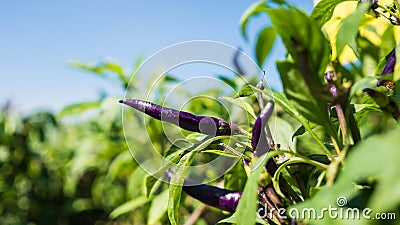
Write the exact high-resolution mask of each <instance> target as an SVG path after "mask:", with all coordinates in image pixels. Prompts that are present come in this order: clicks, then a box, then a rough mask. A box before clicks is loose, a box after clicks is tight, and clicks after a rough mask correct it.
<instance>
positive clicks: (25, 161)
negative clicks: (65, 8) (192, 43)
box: [0, 0, 400, 224]
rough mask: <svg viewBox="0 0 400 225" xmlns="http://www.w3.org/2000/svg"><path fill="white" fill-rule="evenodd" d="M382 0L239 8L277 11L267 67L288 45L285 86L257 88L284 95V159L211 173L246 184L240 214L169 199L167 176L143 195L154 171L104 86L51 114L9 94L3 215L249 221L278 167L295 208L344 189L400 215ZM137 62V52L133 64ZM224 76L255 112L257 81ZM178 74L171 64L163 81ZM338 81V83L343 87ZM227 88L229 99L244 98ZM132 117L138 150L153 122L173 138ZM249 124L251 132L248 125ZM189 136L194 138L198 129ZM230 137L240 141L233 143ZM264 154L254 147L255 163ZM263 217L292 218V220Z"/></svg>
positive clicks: (263, 41) (100, 71)
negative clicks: (101, 93)
mask: <svg viewBox="0 0 400 225" xmlns="http://www.w3.org/2000/svg"><path fill="white" fill-rule="evenodd" d="M342 2H345V3H342ZM367 2H368V1H367ZM339 4H340V5H339ZM343 4H349V5H346V7H349V9H352V10H353V11H351V10H350V11H351V13H350V14H347V15H344V16H343V17H335V16H333V17H332V15H336V14H329V13H326V12H332V13H333V12H334V9H335V8H336V6H337V5H339V6H338V9H340V7H344V5H343ZM379 4H380V5H379V7H378V9H379V10H383V13H382V14H385V15H389V16H388V17H389V18H392V20H388V19H385V18H384V17H383V16H382V15H381V16H380V17H379V19H377V18H376V16H377V15H378V13H377V12H376V10H375V11H373V10H372V8H371V6H372V4H370V3H364V4H360V5H358V1H339V0H336V1H321V3H320V4H319V5H318V6H317V7H316V8H315V10H314V11H313V13H312V14H311V16H310V15H306V14H305V13H303V12H302V11H301V10H299V9H296V8H294V7H292V6H290V5H288V4H286V3H285V2H284V1H266V2H265V1H262V2H259V3H257V4H255V5H253V6H251V7H250V8H249V9H248V10H247V11H246V12H245V13H244V15H243V19H242V22H241V26H242V30H243V35H244V37H245V38H246V37H247V36H246V24H247V23H248V21H249V20H251V18H252V17H253V16H256V15H258V14H260V13H265V14H267V15H268V16H269V17H270V19H271V22H272V25H266V27H265V28H263V29H262V30H260V33H259V35H258V36H257V43H256V46H255V53H256V61H257V63H258V64H259V66H260V67H262V65H263V63H264V62H265V60H266V59H267V57H268V55H269V51H270V49H271V46H272V45H273V43H274V42H275V38H277V37H278V36H279V37H280V38H281V39H282V41H283V43H284V45H285V47H286V49H287V52H288V57H287V58H286V59H285V60H284V61H280V62H277V67H278V69H279V72H280V75H281V79H282V83H283V86H284V92H282V93H278V92H273V93H274V95H273V96H271V95H270V91H271V90H264V91H262V93H263V95H264V98H265V99H272V100H274V101H275V102H276V104H277V105H278V107H277V109H276V110H277V113H276V115H274V116H273V117H272V118H271V121H272V122H273V123H274V124H276V130H274V132H273V133H274V139H275V141H276V143H277V144H281V148H275V147H274V150H276V152H277V153H276V154H277V155H278V154H279V155H281V157H283V160H287V161H285V162H287V163H285V164H279V165H280V168H281V170H280V172H281V173H277V176H273V177H269V178H267V179H269V180H268V181H265V180H263V181H262V182H260V181H258V178H259V177H260V173H261V170H260V171H259V170H257V171H255V172H253V173H250V174H249V175H247V174H246V172H245V170H244V169H243V165H242V164H241V163H238V164H237V165H236V166H235V167H233V168H232V170H231V171H229V172H228V174H227V175H226V176H225V180H224V178H222V179H221V180H218V181H216V182H215V183H218V182H220V183H222V182H223V181H224V183H225V185H224V187H225V188H227V189H232V190H233V189H234V190H239V191H243V196H244V197H243V198H244V199H245V200H246V201H241V202H240V204H239V206H238V210H237V213H236V214H234V216H233V217H230V216H231V215H228V214H227V213H224V212H222V211H220V210H217V209H213V208H211V207H206V206H204V205H203V204H202V203H200V202H199V201H197V200H194V199H192V198H190V197H188V196H186V195H185V194H183V195H182V199H181V200H180V202H181V205H180V207H176V205H173V204H172V205H171V202H169V201H168V195H169V193H171V192H169V190H168V185H167V184H165V183H156V185H155V186H154V187H153V188H152V189H151V192H150V194H149V196H147V195H146V192H147V191H148V190H147V189H146V176H147V174H146V173H145V172H144V171H143V170H142V169H141V167H139V166H138V165H137V164H136V162H135V161H134V160H133V159H132V156H131V154H130V152H129V150H128V147H127V145H126V143H125V139H124V134H123V126H122V118H121V106H120V105H119V104H117V102H118V99H119V98H120V97H118V98H116V97H113V96H105V97H104V98H102V99H99V100H98V101H93V102H83V103H78V104H74V105H69V106H66V107H65V108H64V109H63V110H62V111H61V112H59V113H57V114H56V115H54V114H52V113H49V112H35V113H32V114H27V115H25V116H19V115H16V114H14V113H13V109H12V108H10V107H9V105H7V104H6V105H4V106H3V107H2V108H1V112H0V199H1V201H0V224H168V223H170V222H172V223H174V222H175V221H174V220H170V218H169V217H168V213H167V211H170V213H171V212H175V211H176V212H177V213H178V215H179V221H180V223H182V222H181V221H184V222H187V223H188V224H190V223H192V224H214V223H216V222H218V221H220V220H222V219H224V218H228V217H230V220H229V219H228V220H225V222H235V223H239V224H249V223H255V214H254V221H252V220H251V218H252V216H251V215H252V212H255V211H256V203H257V199H258V198H257V195H256V192H257V187H261V188H267V187H274V188H275V189H276V190H277V191H278V190H279V187H278V188H277V183H278V182H279V176H280V175H281V176H282V177H284V178H285V179H287V180H288V181H289V183H290V184H291V185H292V187H293V189H294V194H293V193H292V195H290V196H288V195H286V196H285V195H284V194H282V195H279V197H280V198H281V199H282V201H283V202H284V205H285V207H287V208H288V209H289V208H291V207H296V208H298V209H301V208H304V207H310V206H313V207H316V208H317V209H318V208H323V207H326V206H327V205H336V200H337V198H338V197H339V196H345V197H346V198H347V199H348V200H349V202H348V205H347V206H348V207H355V208H359V209H363V208H365V207H370V208H372V209H373V210H374V212H394V213H396V215H397V216H400V194H399V190H400V188H399V187H400V186H399V181H398V178H397V177H398V175H397V173H398V172H399V171H400V168H399V164H398V162H397V160H398V159H399V158H400V155H399V154H400V152H399V151H398V144H399V138H400V136H399V135H400V130H399V127H398V118H399V117H398V111H399V108H398V105H399V103H400V100H399V99H400V98H399V95H398V93H399V91H398V87H399V85H398V80H399V77H400V76H399V75H398V74H399V70H398V66H396V67H395V68H394V71H393V72H391V73H388V75H386V77H385V79H387V80H391V81H393V83H392V84H393V85H394V88H388V87H385V86H383V87H376V82H377V77H376V75H377V74H380V73H381V72H382V69H383V68H384V66H385V65H386V63H387V61H388V58H387V57H386V56H387V55H389V53H390V51H392V50H393V49H394V48H395V46H396V37H395V34H396V29H395V25H396V24H395V25H393V23H395V22H396V18H399V12H398V8H397V7H396V6H397V5H396V4H397V1H394V2H390V3H387V4H386V3H385V4H383V3H382V4H381V3H379ZM357 5H358V7H357ZM384 10H389V11H390V12H389V11H384ZM335 13H337V12H335ZM288 18H290V19H288ZM376 20H379V23H376V22H375V21H376ZM335 22H336V23H335ZM382 27H384V29H382ZM299 29H300V30H299ZM321 29H322V31H321ZM323 31H324V32H327V33H324V32H323ZM396 54H398V53H397V51H396ZM385 57H386V58H385ZM141 62H142V59H141V58H139V59H138V61H137V63H136V68H137V67H138V66H139V65H140V64H141ZM304 65H305V66H304ZM72 66H74V67H76V68H79V69H81V70H83V71H85V72H88V73H92V74H95V75H97V76H98V77H99V78H107V79H109V80H110V81H112V80H113V81H115V82H114V83H113V84H112V82H110V85H119V86H120V87H121V90H125V89H126V88H129V89H131V90H130V91H140V90H141V88H143V87H147V86H146V84H145V83H140V82H137V83H135V84H130V85H128V84H129V79H130V77H131V74H128V73H126V72H124V70H123V68H121V67H120V66H119V65H117V64H114V63H109V62H101V63H99V64H97V65H95V66H89V65H85V64H79V63H75V64H72ZM327 68H328V71H330V72H333V73H334V74H335V76H334V78H333V79H326V78H325V75H326V71H327ZM224 79H225V81H226V82H229V83H230V84H231V85H232V86H233V87H234V88H236V90H237V92H238V93H239V94H241V96H242V97H241V98H240V99H241V100H243V101H244V102H246V103H245V104H247V105H248V106H251V107H247V113H248V114H249V115H258V113H259V111H260V107H259V106H258V102H257V97H256V96H255V95H254V94H253V91H250V92H248V91H247V90H248V87H250V86H243V85H242V84H240V82H239V81H238V80H239V79H238V78H237V77H232V76H227V77H225V78H224ZM309 79H311V81H310V80H309ZM249 80H250V84H251V85H253V87H252V88H253V89H252V90H254V91H255V92H260V90H258V89H257V88H255V87H254V86H255V85H256V83H257V80H255V78H249ZM178 81H179V80H178V79H177V78H174V77H173V76H170V75H168V76H165V78H164V80H163V81H162V82H163V83H162V84H163V85H168V84H170V83H174V82H178ZM308 81H310V82H308ZM161 86H162V85H161ZM396 86H397V88H396ZM331 87H335V88H336V89H337V94H336V95H335V94H332V90H331ZM365 88H369V89H365ZM272 91H273V90H272ZM206 93H207V95H208V96H215V97H221V96H223V95H224V93H221V92H220V91H219V90H206ZM165 94H166V93H165V92H164V91H162V90H161V91H160V92H158V95H159V98H158V99H160V101H161V100H162V99H163V97H165ZM182 95H187V96H190V93H182ZM225 97H226V98H225V99H229V100H230V101H231V102H234V101H235V99H238V98H235V96H225ZM236 97H237V96H236ZM214 104H215V103H214ZM328 106H329V107H328ZM233 107H235V106H234V105H232V108H233ZM217 108H218V107H217V106H216V105H213V103H212V102H206V101H202V102H193V103H191V104H189V106H188V107H187V110H188V111H191V112H193V113H196V114H199V115H200V114H201V115H204V114H207V112H208V111H210V110H213V109H217ZM212 113H213V116H216V117H225V116H226V115H225V114H224V113H225V112H223V111H218V110H213V112H212ZM134 115H137V114H134ZM239 118H240V116H239V115H238V116H237V117H236V118H233V120H234V121H235V122H236V123H239V124H240V120H239ZM250 122H251V123H253V122H254V118H252V119H251V120H250ZM128 128H129V129H132V130H137V131H138V132H137V135H136V136H135V138H136V139H135V140H133V141H137V143H140V145H141V146H142V148H141V150H142V151H147V150H146V149H148V148H152V147H153V146H152V144H154V143H148V142H143V140H145V139H146V138H144V137H145V135H147V133H146V131H147V132H148V134H149V135H150V138H151V139H152V140H157V142H156V143H155V144H156V145H157V146H156V147H157V148H158V149H162V150H168V149H170V148H172V147H171V143H169V142H168V140H166V139H165V138H160V137H164V135H163V130H162V128H161V126H160V123H159V121H155V120H146V124H129V125H128ZM243 128H244V129H247V130H248V131H249V132H251V127H248V126H246V125H245V126H243ZM139 131H143V132H139ZM187 135H190V134H189V133H187ZM191 138H193V137H191V136H189V137H188V140H189V141H192V142H196V141H197V140H195V138H193V139H191ZM245 144H248V143H245ZM213 147H215V146H213ZM232 147H235V148H237V150H241V151H243V149H239V148H238V146H232ZM217 150H218V149H217ZM171 152H172V153H173V152H174V151H171ZM202 154H203V153H199V155H202ZM248 156H250V157H251V156H252V155H251V153H249V154H248ZM203 157H207V156H203ZM285 157H286V158H285ZM257 160H259V159H257V158H255V157H254V158H253V161H252V163H253V164H255V163H256V162H259V161H257ZM261 160H266V159H265V158H264V159H261ZM239 162H241V161H239ZM262 162H264V163H265V161H262ZM310 162H312V163H310ZM318 163H319V164H321V163H323V164H324V166H322V169H321V168H319V167H318V166H315V164H318ZM319 164H318V165H319ZM295 174H296V175H295ZM299 181H300V182H299ZM263 182H264V183H263ZM263 185H264V186H263ZM278 192H279V191H278ZM298 200H300V201H301V202H300V201H298ZM243 221H245V222H243ZM258 222H260V221H258ZM264 222H265V221H264ZM266 222H270V223H290V220H287V221H279V220H276V219H269V220H266ZM353 222H354V221H353ZM357 222H358V223H359V224H374V223H375V224H379V223H380V222H381V221H369V220H362V221H357ZM388 222H389V223H392V224H397V223H398V222H396V221H395V220H393V221H388ZM311 223H313V224H335V223H336V224H342V223H343V221H339V220H332V219H329V218H325V220H316V221H311ZM348 223H351V222H348Z"/></svg>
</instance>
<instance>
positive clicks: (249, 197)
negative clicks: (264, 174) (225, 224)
mask: <svg viewBox="0 0 400 225" xmlns="http://www.w3.org/2000/svg"><path fill="white" fill-rule="evenodd" d="M271 157H272V154H264V155H263V156H261V157H260V158H258V159H257V161H255V163H254V164H252V168H251V169H252V171H251V174H250V176H249V178H248V179H247V182H246V186H245V187H244V190H243V194H242V197H241V198H240V201H239V204H238V206H237V209H236V218H235V220H236V223H237V224H248V225H252V224H255V223H256V219H257V217H258V215H257V205H258V204H257V187H258V185H257V184H258V179H259V178H260V174H261V171H263V168H264V165H265V164H266V162H267V161H268V160H269V159H270V158H271Z"/></svg>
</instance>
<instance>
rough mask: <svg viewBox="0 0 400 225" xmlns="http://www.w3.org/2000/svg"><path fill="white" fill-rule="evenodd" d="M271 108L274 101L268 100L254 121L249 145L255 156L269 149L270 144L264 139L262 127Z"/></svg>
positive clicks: (264, 134)
mask: <svg viewBox="0 0 400 225" xmlns="http://www.w3.org/2000/svg"><path fill="white" fill-rule="evenodd" d="M273 109H274V102H273V101H269V102H268V103H267V104H266V105H265V107H264V108H263V109H262V110H261V112H260V114H259V115H258V117H257V119H256V121H255V122H254V126H253V131H252V138H251V147H252V148H253V154H254V155H256V156H261V155H263V154H264V153H267V152H268V151H269V148H270V146H269V144H268V143H267V141H266V133H265V129H264V128H265V125H266V124H267V122H268V119H269V117H271V114H272V111H273Z"/></svg>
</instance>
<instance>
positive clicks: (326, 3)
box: [310, 0, 355, 27]
mask: <svg viewBox="0 0 400 225" xmlns="http://www.w3.org/2000/svg"><path fill="white" fill-rule="evenodd" d="M345 1H350V0H322V1H320V2H318V4H317V5H316V6H315V7H314V9H313V11H312V12H311V15H310V17H311V19H313V20H315V21H317V23H318V25H319V26H320V27H322V26H323V25H324V24H325V23H326V22H328V20H330V19H331V18H332V15H333V11H334V10H335V8H336V6H337V5H338V4H339V3H341V2H345ZM353 1H355V0H353Z"/></svg>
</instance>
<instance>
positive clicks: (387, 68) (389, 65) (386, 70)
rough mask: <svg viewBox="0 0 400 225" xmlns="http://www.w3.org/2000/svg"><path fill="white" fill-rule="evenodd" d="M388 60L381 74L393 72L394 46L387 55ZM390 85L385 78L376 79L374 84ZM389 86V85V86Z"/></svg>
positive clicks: (394, 60) (394, 62)
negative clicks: (376, 81)
mask: <svg viewBox="0 0 400 225" xmlns="http://www.w3.org/2000/svg"><path fill="white" fill-rule="evenodd" d="M388 57H389V58H388V60H387V62H386V65H385V68H383V70H382V73H381V76H384V75H386V74H388V73H393V72H394V67H395V65H396V48H394V49H393V50H392V51H391V52H390V53H389V55H388ZM383 85H385V86H387V85H389V86H390V81H387V80H378V83H376V86H377V87H379V86H383ZM389 88H390V87H389Z"/></svg>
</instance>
